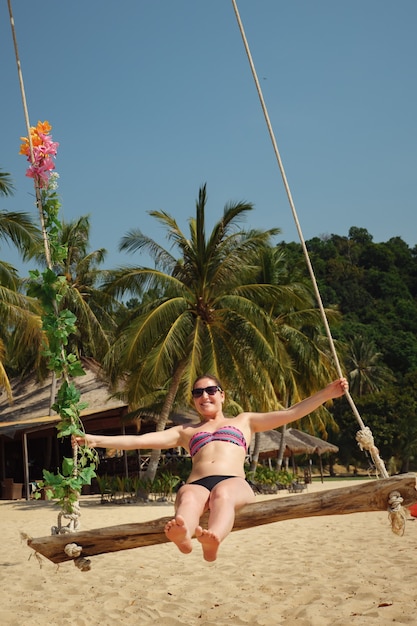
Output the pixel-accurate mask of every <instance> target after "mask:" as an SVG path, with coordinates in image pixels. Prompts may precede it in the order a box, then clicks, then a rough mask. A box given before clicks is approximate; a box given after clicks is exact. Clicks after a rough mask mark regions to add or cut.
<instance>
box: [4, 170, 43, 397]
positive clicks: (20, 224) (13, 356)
mask: <svg viewBox="0 0 417 626" xmlns="http://www.w3.org/2000/svg"><path fill="white" fill-rule="evenodd" d="M12 193H13V185H12V183H11V179H10V175H9V174H6V173H4V172H1V171H0V195H2V196H10V195H11V194H12ZM1 240H5V241H7V242H8V243H11V244H12V245H14V246H15V247H16V248H17V250H18V252H19V253H20V254H21V256H22V258H23V259H29V258H31V257H32V256H33V254H34V250H35V248H36V245H37V243H38V242H39V241H40V240H41V236H40V232H39V229H38V228H37V227H36V226H35V225H34V224H33V222H32V219H31V217H30V216H29V215H28V214H27V213H21V212H10V211H0V241H1ZM0 316H1V319H2V324H1V326H0V386H3V387H4V388H5V389H6V392H7V394H8V396H9V397H11V388H10V382H9V376H8V374H7V371H6V364H7V368H8V369H9V371H12V372H14V373H17V371H19V370H20V367H21V365H22V364H23V363H26V362H27V358H26V357H27V354H28V349H29V351H30V350H31V349H32V348H33V349H34V351H35V352H36V353H37V354H38V355H39V354H40V346H41V343H42V332H41V322H40V317H39V310H38V308H37V304H36V302H34V301H33V299H31V298H27V297H26V296H25V295H24V294H23V293H22V281H21V279H20V277H19V275H18V272H17V270H16V268H14V267H13V266H12V265H11V264H10V263H7V262H6V261H3V260H1V259H0ZM16 370H17V371H16Z"/></svg>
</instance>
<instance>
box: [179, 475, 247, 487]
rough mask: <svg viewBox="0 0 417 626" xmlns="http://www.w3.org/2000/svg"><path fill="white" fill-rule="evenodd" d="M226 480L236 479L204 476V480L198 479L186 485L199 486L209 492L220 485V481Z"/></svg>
mask: <svg viewBox="0 0 417 626" xmlns="http://www.w3.org/2000/svg"><path fill="white" fill-rule="evenodd" d="M227 478H238V477H237V476H205V477H204V478H199V479H198V480H193V482H191V483H187V484H188V485H201V486H202V487H205V488H206V489H208V490H209V491H211V490H212V489H214V487H215V486H216V485H217V484H218V483H221V482H222V480H226V479H227Z"/></svg>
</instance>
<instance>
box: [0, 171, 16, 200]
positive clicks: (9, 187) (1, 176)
mask: <svg viewBox="0 0 417 626" xmlns="http://www.w3.org/2000/svg"><path fill="white" fill-rule="evenodd" d="M13 191H14V185H13V181H12V178H11V176H10V174H8V173H7V172H3V171H2V170H0V196H11V195H13Z"/></svg>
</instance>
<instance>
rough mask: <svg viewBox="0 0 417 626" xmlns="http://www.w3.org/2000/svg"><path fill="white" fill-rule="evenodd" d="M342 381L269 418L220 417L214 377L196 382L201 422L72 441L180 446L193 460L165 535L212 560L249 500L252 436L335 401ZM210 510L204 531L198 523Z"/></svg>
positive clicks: (109, 445)
mask: <svg viewBox="0 0 417 626" xmlns="http://www.w3.org/2000/svg"><path fill="white" fill-rule="evenodd" d="M347 388H348V384H347V381H346V379H345V378H341V379H339V380H336V381H334V382H333V383H330V384H329V385H327V387H325V388H324V389H322V390H321V391H318V392H317V393H315V394H313V395H312V396H310V397H309V398H306V399H305V400H302V401H301V402H298V403H297V404H295V405H294V406H292V407H290V408H288V409H284V410H280V411H271V412H268V413H252V412H245V413H240V415H238V416H237V417H225V416H224V415H223V403H224V399H225V395H224V391H223V389H222V386H221V384H220V382H219V381H218V380H217V378H216V377H214V376H211V375H210V374H206V375H204V376H200V377H199V378H197V380H196V381H195V383H194V385H193V389H192V396H193V400H194V405H195V408H196V410H197V411H198V413H199V415H200V416H201V422H200V423H199V424H191V425H189V424H185V425H181V426H174V427H172V428H169V429H167V430H164V431H162V432H151V433H146V434H144V435H120V436H104V435H103V436H101V435H85V436H84V437H75V441H76V442H77V443H78V444H79V445H88V446H89V447H92V448H93V447H94V448H117V449H119V450H136V449H138V448H150V449H157V450H158V449H167V448H176V447H178V446H181V447H182V448H185V449H186V450H187V451H189V453H190V455H191V458H192V470H191V474H190V476H189V478H188V480H187V482H186V484H185V485H183V486H182V487H181V488H180V489H179V491H178V494H177V497H176V501H175V517H174V519H173V520H171V521H170V522H168V523H167V524H166V526H165V534H166V536H167V537H168V539H170V540H171V541H173V542H174V543H175V544H176V546H177V547H178V548H179V550H180V551H181V552H183V553H185V554H188V553H189V552H191V550H192V541H191V539H192V537H193V536H195V537H196V538H197V539H198V541H199V542H200V543H201V545H202V549H203V556H204V558H205V560H206V561H214V560H215V559H216V557H217V551H218V548H219V545H220V543H221V542H222V541H223V539H225V537H227V535H228V534H229V533H230V531H231V530H232V528H233V524H234V520H235V512H236V511H238V510H239V509H240V508H242V507H243V506H244V505H245V504H249V503H250V502H252V501H253V500H254V494H253V491H252V489H251V487H250V486H249V484H248V483H247V482H246V480H245V472H244V461H245V456H246V453H247V450H248V447H249V444H250V441H251V438H252V435H253V433H257V432H263V431H266V430H270V429H272V428H278V427H279V426H283V425H284V424H288V423H289V422H293V421H295V420H299V419H300V418H302V417H304V416H305V415H308V414H309V413H311V412H312V411H314V410H315V409H317V408H318V407H319V406H320V405H321V404H323V403H324V402H326V401H328V400H331V399H333V398H338V397H340V396H342V395H343V394H344V392H345V391H346V390H347ZM207 510H208V511H209V519H208V527H207V529H203V528H202V527H201V526H200V518H201V516H202V515H203V513H205V512H206V511H207Z"/></svg>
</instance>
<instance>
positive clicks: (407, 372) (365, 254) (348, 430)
mask: <svg viewBox="0 0 417 626" xmlns="http://www.w3.org/2000/svg"><path fill="white" fill-rule="evenodd" d="M279 245H280V247H281V248H282V249H283V250H285V253H286V255H287V262H288V263H289V264H293V265H294V266H298V267H299V268H302V267H303V265H304V266H305V268H306V269H305V270H304V271H305V273H306V274H307V267H306V264H305V259H304V256H303V252H302V248H301V245H300V244H297V243H285V242H282V243H280V244H279ZM306 246H307V249H308V251H309V256H310V259H311V263H312V266H313V268H314V273H315V276H316V279H317V284H318V286H319V290H320V293H321V297H322V300H323V305H324V306H325V307H326V308H335V309H337V310H338V311H340V313H341V317H340V321H339V323H337V324H336V325H335V324H333V325H332V335H333V337H334V339H335V342H340V344H341V345H343V346H344V350H345V354H344V357H345V358H344V363H345V367H346V370H347V372H346V373H347V375H348V376H349V379H350V385H351V394H352V397H353V398H354V401H355V404H356V406H357V408H358V410H359V413H360V415H361V416H362V418H363V421H364V422H365V424H366V425H368V426H369V427H370V428H371V430H372V432H373V435H374V438H375V442H376V444H377V445H378V447H379V450H380V453H381V456H382V458H383V459H384V460H385V463H386V465H389V470H390V473H395V472H399V471H408V470H410V469H416V467H417V246H415V247H414V248H410V247H409V246H408V245H407V244H406V243H405V242H404V241H403V240H402V239H401V238H400V237H393V238H392V239H390V240H389V241H387V242H382V243H374V242H373V237H372V235H371V234H370V233H369V232H368V231H367V230H366V229H364V228H357V227H352V228H351V229H350V230H349V235H348V236H347V237H342V236H339V235H335V234H332V235H329V236H328V237H326V238H323V237H321V238H318V237H315V238H313V239H311V240H309V241H307V242H306ZM334 411H335V417H336V421H337V424H338V426H339V432H337V433H336V432H331V433H329V440H331V441H332V442H333V443H336V444H337V445H338V446H339V447H340V452H339V459H340V461H341V462H342V463H345V464H346V465H349V464H353V465H355V464H356V463H359V464H360V465H361V466H363V455H364V453H363V452H362V451H361V450H360V449H359V447H358V446H357V444H356V441H355V433H356V431H357V430H358V425H357V422H356V419H355V417H354V416H353V415H352V411H351V409H350V407H346V404H343V405H341V404H338V405H337V406H335V408H334Z"/></svg>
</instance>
